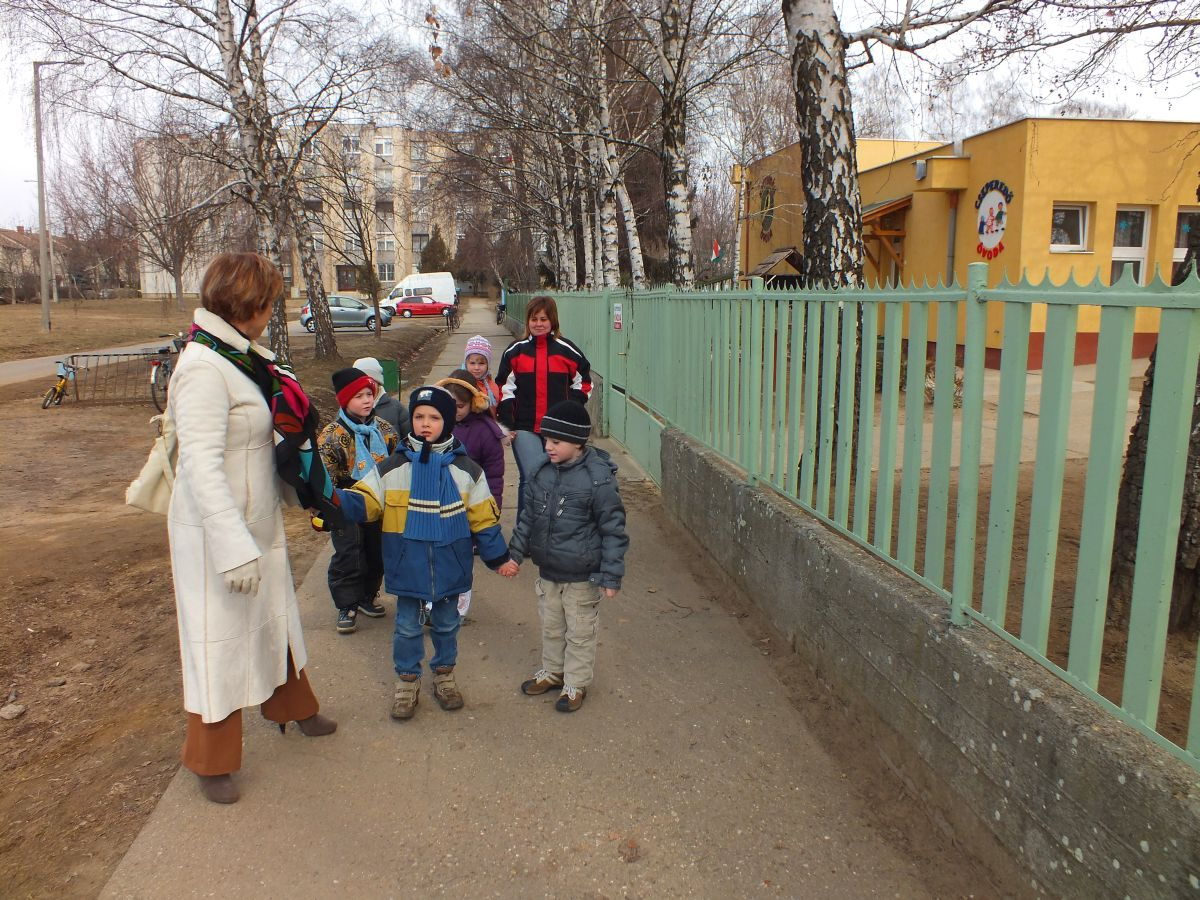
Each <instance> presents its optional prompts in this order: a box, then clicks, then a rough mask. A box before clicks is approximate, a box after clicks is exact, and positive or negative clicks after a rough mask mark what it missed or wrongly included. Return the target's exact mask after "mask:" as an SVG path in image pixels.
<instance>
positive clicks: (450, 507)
mask: <svg viewBox="0 0 1200 900" xmlns="http://www.w3.org/2000/svg"><path fill="white" fill-rule="evenodd" d="M430 450H432V451H433V452H432V453H430V452H429V451H430ZM465 452H466V451H464V450H463V448H462V445H461V444H459V443H458V442H456V441H455V440H454V438H453V437H451V438H450V439H449V440H447V441H442V442H441V443H438V444H429V443H427V442H425V441H422V440H421V439H420V438H418V437H416V436H415V435H409V438H408V446H407V447H405V448H404V449H403V453H404V455H405V456H407V457H408V459H409V463H410V464H411V465H412V484H411V485H410V487H409V491H408V515H407V516H406V517H405V520H404V536H405V537H406V538H409V539H411V540H415V541H430V542H432V543H435V544H446V543H449V542H450V541H454V540H458V539H460V538H469V537H470V536H471V526H470V524H469V523H468V522H467V509H466V507H465V506H463V499H462V494H460V493H459V492H458V486H457V485H456V484H455V483H454V476H453V475H451V474H450V471H449V468H450V464H451V463H453V462H454V457H456V456H458V455H459V454H460V453H465Z"/></svg>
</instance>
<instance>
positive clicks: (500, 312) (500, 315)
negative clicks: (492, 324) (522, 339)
mask: <svg viewBox="0 0 1200 900" xmlns="http://www.w3.org/2000/svg"><path fill="white" fill-rule="evenodd" d="M507 318H508V307H506V306H505V305H504V304H503V303H498V304H496V324H497V325H503V324H504V320H505V319H507Z"/></svg>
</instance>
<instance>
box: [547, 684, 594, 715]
mask: <svg viewBox="0 0 1200 900" xmlns="http://www.w3.org/2000/svg"><path fill="white" fill-rule="evenodd" d="M586 696H587V688H574V687H568V686H565V685H564V686H563V689H562V693H561V694H559V695H558V699H557V700H556V701H554V708H555V709H557V710H558V711H559V712H575V710H577V709H579V707H581V706H583V698H584V697H586Z"/></svg>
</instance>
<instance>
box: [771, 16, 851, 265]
mask: <svg viewBox="0 0 1200 900" xmlns="http://www.w3.org/2000/svg"><path fill="white" fill-rule="evenodd" d="M782 3H783V20H784V25H785V26H786V28H787V40H788V52H789V55H790V57H791V70H792V86H793V88H794V89H795V93H796V122H797V125H798V127H799V133H800V141H799V144H800V151H801V156H802V159H801V163H800V171H801V181H802V182H803V185H804V247H803V250H802V253H803V262H802V265H801V271H800V276H801V283H802V284H803V285H805V286H808V287H815V286H817V285H833V286H859V285H861V284H862V273H863V243H862V216H861V207H860V200H859V190H858V164H857V161H856V158H855V152H854V119H853V115H852V109H851V102H850V88H849V85H848V83H847V80H846V39H845V36H844V34H843V32H842V28H841V24H840V23H839V21H838V17H837V13H836V12H835V10H834V8H833V2H832V0H782Z"/></svg>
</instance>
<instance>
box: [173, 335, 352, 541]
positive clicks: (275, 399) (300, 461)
mask: <svg viewBox="0 0 1200 900" xmlns="http://www.w3.org/2000/svg"><path fill="white" fill-rule="evenodd" d="M188 338H189V339H190V340H193V341H195V342H196V343H197V344H201V345H202V346H205V347H208V348H209V349H210V350H213V351H215V352H216V353H217V354H219V355H220V356H223V357H225V359H227V360H229V361H230V362H231V363H233V364H234V365H235V366H236V367H237V368H238V369H239V370H241V372H242V374H244V375H245V376H246V377H247V378H249V379H250V380H251V381H253V382H254V383H255V384H256V385H258V389H259V390H260V391H262V395H263V399H264V400H265V401H266V403H267V407H268V408H269V409H270V410H271V422H272V425H273V426H274V429H275V470H276V471H277V472H278V473H279V477H280V478H282V479H283V480H284V482H285V483H287V484H290V485H291V486H292V487H293V488H295V490H296V496H297V498H298V499H299V501H300V505H301V506H303V507H305V508H307V509H315V510H317V514H318V515H319V516H320V517H321V518H322V519H324V520H325V523H326V525H327V526H328V527H329V528H331V529H334V530H337V529H340V528H341V527H342V524H343V521H342V510H341V504H340V502H339V501H338V498H337V494H336V493H335V492H334V489H333V482H332V481H331V480H330V478H329V473H328V472H326V471H325V466H324V464H323V463H322V462H321V460H320V458H319V457H318V456H317V450H316V447H317V411H316V409H315V408H314V407H313V406H312V404H311V403H310V402H309V400H308V396H307V395H306V394H305V393H304V390H303V388H301V387H300V382H299V381H298V380H297V379H296V376H295V374H294V373H293V372H292V370H291V369H289V368H288V367H287V366H283V365H279V364H278V363H274V362H271V361H269V360H266V359H264V358H263V357H261V356H259V355H258V354H257V353H249V352H242V351H240V350H235V349H234V348H233V347H231V346H230V345H229V344H227V343H225V342H224V341H223V340H221V339H220V338H218V337H216V336H214V335H212V334H209V333H208V332H207V331H205V330H204V329H203V328H201V327H200V326H199V325H193V326H192V330H191V333H190V334H189V335H188Z"/></svg>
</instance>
